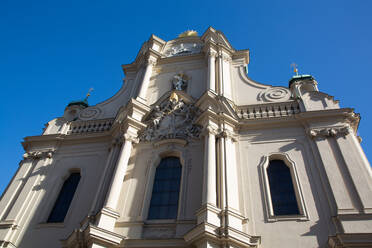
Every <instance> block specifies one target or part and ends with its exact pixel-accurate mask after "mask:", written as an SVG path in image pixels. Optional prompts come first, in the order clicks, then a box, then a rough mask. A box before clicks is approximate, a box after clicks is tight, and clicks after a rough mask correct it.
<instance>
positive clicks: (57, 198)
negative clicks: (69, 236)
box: [46, 171, 81, 224]
mask: <svg viewBox="0 0 372 248" xmlns="http://www.w3.org/2000/svg"><path fill="white" fill-rule="evenodd" d="M73 174H75V175H79V179H78V181H77V183H76V186H75V189H74V192H73V194H72V197H71V200H70V202H69V204H68V206H66V207H67V209H65V211H66V213H65V214H64V216H63V219H62V221H51V220H50V219H51V216H52V214H53V211H54V210H55V209H56V207H57V202H58V200H59V199H60V197H61V196H62V195H61V194H62V190H63V189H64V187H68V185H66V182H67V180H69V179H70V178H71V176H72V175H73ZM80 181H81V173H80V171H70V174H69V175H68V176H67V177H66V178H65V179H64V180H63V183H62V185H61V186H60V189H59V192H58V194H57V197H56V199H55V200H54V203H53V207H52V208H51V210H50V212H49V215H48V218H47V220H46V223H51V224H53V223H64V222H65V219H66V216H67V214H68V212H69V210H70V209H71V205H72V202H73V200H74V198H75V195H76V191H77V189H78V187H79V184H80ZM59 204H61V202H59ZM54 218H56V217H54Z"/></svg>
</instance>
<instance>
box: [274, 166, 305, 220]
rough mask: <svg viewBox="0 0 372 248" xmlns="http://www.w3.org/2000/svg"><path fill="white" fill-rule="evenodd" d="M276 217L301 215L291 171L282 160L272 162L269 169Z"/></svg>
mask: <svg viewBox="0 0 372 248" xmlns="http://www.w3.org/2000/svg"><path fill="white" fill-rule="evenodd" d="M267 176H268V178H269V185H270V193H271V201H272V206H273V210H274V215H298V214H300V212H299V209H298V204H297V199H296V194H295V191H294V188H293V182H292V176H291V171H290V169H289V168H288V166H287V165H286V164H285V163H284V161H282V160H271V161H270V163H269V166H268V167H267Z"/></svg>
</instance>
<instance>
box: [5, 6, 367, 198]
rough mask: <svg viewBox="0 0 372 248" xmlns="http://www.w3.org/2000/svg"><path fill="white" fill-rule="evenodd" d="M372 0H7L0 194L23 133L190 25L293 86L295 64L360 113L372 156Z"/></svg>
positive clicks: (118, 76) (272, 79)
mask: <svg viewBox="0 0 372 248" xmlns="http://www.w3.org/2000/svg"><path fill="white" fill-rule="evenodd" d="M371 9H372V1H344V0H342V1H324V0H322V1H284V0H280V1H279V0H278V1H258V0H257V1H250V0H242V1H219V0H214V1H183V2H181V1H92V0H91V1H70V0H66V1H37V0H35V1H22V0H19V1H12V0H2V1H0V37H1V38H0V85H1V90H0V97H1V98H0V99H1V104H0V135H1V136H0V137H1V139H0V155H1V165H0V193H1V192H2V191H3V190H4V189H5V187H6V185H7V184H8V182H9V181H10V179H11V177H12V175H13V174H14V172H15V171H16V169H17V167H18V163H19V161H20V160H21V159H22V154H23V149H22V146H21V144H20V142H21V141H22V139H23V137H25V136H31V135H39V134H40V133H41V131H42V128H43V126H44V124H45V123H47V122H48V121H49V120H51V119H53V118H55V117H58V116H61V115H62V114H63V111H64V108H65V106H66V104H67V103H68V102H69V101H71V100H76V99H80V98H83V97H84V95H85V94H86V92H87V90H88V89H89V88H90V87H94V89H95V91H94V92H93V94H92V96H91V98H90V99H89V102H90V104H96V103H98V102H101V101H103V100H105V99H107V98H109V97H110V96H112V95H113V94H114V93H115V92H116V91H117V90H119V88H120V87H121V84H122V78H123V77H124V75H123V73H122V70H121V66H120V65H121V64H127V63H131V62H132V61H133V60H134V58H135V56H136V54H137V52H138V50H139V49H140V46H141V44H142V43H143V42H144V41H146V40H147V39H148V38H149V36H150V34H152V33H154V34H156V35H157V36H159V37H161V38H162V39H164V40H170V39H173V38H175V37H177V35H178V34H179V33H181V32H182V31H185V30H186V29H194V30H196V31H198V32H199V33H200V34H202V33H203V32H204V31H205V30H206V29H207V28H208V27H209V26H213V27H214V28H216V29H218V30H221V31H222V32H224V34H225V35H226V37H227V38H228V39H229V41H230V42H231V44H232V45H233V46H234V48H236V49H246V48H248V49H250V52H251V63H250V65H249V76H250V77H251V78H253V79H254V80H256V81H259V82H262V83H269V84H273V85H282V86H287V84H288V79H289V78H290V77H291V75H292V72H291V70H290V64H291V63H292V62H296V63H297V64H298V65H299V70H300V73H306V74H311V75H313V76H314V77H315V78H316V80H317V81H318V83H319V85H318V86H319V89H320V91H323V92H326V93H328V94H330V95H332V96H335V99H338V100H340V103H341V106H342V107H353V108H355V110H356V112H358V113H361V116H362V121H361V124H360V127H359V134H360V135H361V136H362V138H363V142H362V145H363V148H364V150H365V152H366V154H367V156H368V157H370V158H371V156H372V152H371V151H370V150H371V146H372V134H371V131H370V128H368V127H370V126H371V125H372V108H371V105H372V103H371V101H370V100H371V93H372V79H371V71H372V48H371V46H372V28H371V25H372V15H371Z"/></svg>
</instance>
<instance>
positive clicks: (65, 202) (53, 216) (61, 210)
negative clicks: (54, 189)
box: [47, 172, 80, 223]
mask: <svg viewBox="0 0 372 248" xmlns="http://www.w3.org/2000/svg"><path fill="white" fill-rule="evenodd" d="M79 181H80V173H79V172H74V173H71V174H70V176H69V177H68V178H67V179H66V180H65V182H64V183H63V186H62V188H61V191H60V192H59V195H58V198H57V200H56V202H55V203H54V206H53V209H52V212H51V213H50V215H49V218H48V220H47V222H49V223H55V222H63V221H64V219H65V217H66V214H67V211H68V209H69V207H70V204H71V202H72V199H73V197H74V194H75V191H76V188H77V186H78V184H79Z"/></svg>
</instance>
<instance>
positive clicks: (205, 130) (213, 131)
mask: <svg viewBox="0 0 372 248" xmlns="http://www.w3.org/2000/svg"><path fill="white" fill-rule="evenodd" d="M201 134H202V135H204V136H206V135H209V134H213V135H215V136H217V135H218V134H219V131H218V129H217V128H215V127H213V126H211V125H208V126H205V127H204V128H203V130H202V132H201Z"/></svg>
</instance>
